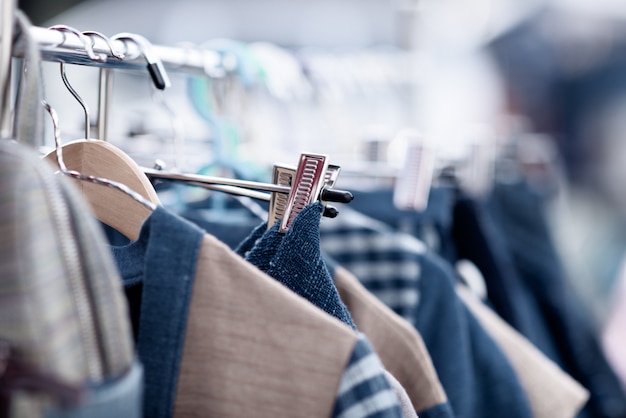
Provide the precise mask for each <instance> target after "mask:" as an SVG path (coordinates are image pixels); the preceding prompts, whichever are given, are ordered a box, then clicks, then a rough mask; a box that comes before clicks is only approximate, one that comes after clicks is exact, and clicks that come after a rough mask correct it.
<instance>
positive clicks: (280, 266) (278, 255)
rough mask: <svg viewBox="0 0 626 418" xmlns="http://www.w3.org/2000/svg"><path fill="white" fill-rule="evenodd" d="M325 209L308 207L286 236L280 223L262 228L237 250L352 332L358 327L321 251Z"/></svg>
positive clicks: (319, 205) (265, 225) (265, 223)
mask: <svg viewBox="0 0 626 418" xmlns="http://www.w3.org/2000/svg"><path fill="white" fill-rule="evenodd" d="M323 210H324V207H323V206H322V204H321V203H319V202H318V203H314V204H312V205H309V206H307V207H305V208H304V209H303V210H302V212H300V214H298V216H297V217H296V220H294V222H293V225H291V226H290V227H289V230H288V231H287V233H286V234H285V235H282V234H280V233H279V232H278V227H279V226H280V225H279V223H278V222H277V223H276V224H275V225H274V226H273V227H272V228H270V229H269V230H267V222H264V223H263V224H261V225H259V227H258V228H256V229H255V230H254V231H253V232H252V234H250V236H249V237H248V238H246V239H245V240H244V241H243V242H242V243H241V244H240V245H239V247H238V248H237V249H236V250H235V251H236V252H237V253H239V254H240V255H241V256H242V257H245V259H246V260H247V261H249V262H250V263H252V264H254V265H255V266H257V267H258V268H259V269H260V270H261V271H263V272H265V273H267V274H268V275H269V276H271V277H273V278H274V279H276V280H278V281H279V282H280V283H282V284H284V285H285V286H287V288H289V289H291V290H292V291H293V292H295V293H296V294H298V295H300V296H302V297H303V298H305V299H306V300H308V301H309V302H311V303H313V304H314V305H315V306H317V307H318V308H320V309H322V310H323V311H325V312H327V313H329V314H330V315H332V316H334V317H336V318H337V319H339V320H340V321H342V322H343V323H345V324H347V325H348V326H350V327H351V328H353V329H356V325H355V324H354V321H353V320H352V317H351V316H350V312H348V309H347V308H346V305H344V303H343V302H342V301H341V298H340V297H339V293H338V292H337V288H336V287H335V285H334V283H333V280H332V278H331V277H330V273H329V271H328V268H327V266H326V264H325V263H324V260H323V259H322V253H321V251H320V238H319V224H320V218H321V216H322V211H323Z"/></svg>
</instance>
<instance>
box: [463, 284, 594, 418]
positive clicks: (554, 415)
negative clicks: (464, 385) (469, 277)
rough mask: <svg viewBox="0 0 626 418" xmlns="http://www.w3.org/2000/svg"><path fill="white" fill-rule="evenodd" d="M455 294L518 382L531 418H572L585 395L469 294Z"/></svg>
mask: <svg viewBox="0 0 626 418" xmlns="http://www.w3.org/2000/svg"><path fill="white" fill-rule="evenodd" d="M456 290H457V294H458V295H459V296H460V297H461V300H463V302H464V303H465V305H466V306H467V307H468V308H469V309H470V311H471V312H472V313H473V314H474V315H475V316H476V318H477V319H478V320H479V321H480V323H481V324H482V325H483V327H484V328H485V330H486V331H487V332H488V333H489V335H491V336H492V337H493V339H494V340H495V341H496V343H497V344H498V346H500V347H501V348H502V350H503V351H504V353H505V354H506V356H507V358H508V359H509V360H510V361H511V364H512V365H513V367H514V368H515V371H516V372H517V375H518V376H519V378H520V381H521V382H522V384H523V386H524V389H525V390H526V393H527V394H528V399H529V401H530V406H531V409H532V411H533V416H534V417H535V418H573V417H575V416H576V415H577V414H578V412H579V411H580V410H581V409H582V408H583V406H584V405H585V403H586V402H587V400H588V399H589V392H588V391H587V390H586V389H585V388H583V387H582V386H581V385H580V383H578V382H576V381H575V380H574V379H572V377H571V376H569V375H568V374H567V373H565V372H563V371H562V370H561V369H560V368H559V366H557V365H556V364H555V363H554V362H552V361H551V360H550V359H548V358H547V357H546V356H545V355H544V354H543V353H542V352H541V351H539V350H538V349H537V348H536V347H535V346H533V345H532V344H531V343H530V342H529V341H528V340H527V339H526V338H524V337H523V336H522V335H521V334H519V333H518V332H517V331H515V330H514V329H513V328H512V327H511V326H510V325H509V324H507V323H506V322H505V321H504V320H503V319H502V318H500V317H499V316H498V315H497V314H496V313H495V312H494V311H492V310H491V309H489V307H487V306H486V305H484V304H483V303H482V302H481V300H480V299H479V298H478V297H476V296H475V295H474V294H473V293H472V292H471V290H469V289H468V288H466V287H465V286H462V285H458V286H457V288H456Z"/></svg>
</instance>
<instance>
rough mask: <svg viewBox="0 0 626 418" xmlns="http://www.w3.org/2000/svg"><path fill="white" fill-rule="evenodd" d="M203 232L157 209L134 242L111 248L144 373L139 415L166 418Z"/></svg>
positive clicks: (183, 338)
mask: <svg viewBox="0 0 626 418" xmlns="http://www.w3.org/2000/svg"><path fill="white" fill-rule="evenodd" d="M202 237H203V232H202V230H200V229H199V228H197V227H196V226H195V225H193V224H191V223H190V222H187V221H185V220H184V219H182V218H180V217H178V216H176V215H174V214H172V213H170V212H168V211H167V210H165V209H163V208H160V207H159V208H157V209H156V210H155V211H154V212H153V213H152V214H151V215H150V217H149V218H148V219H147V220H146V221H145V222H144V224H143V226H142V229H141V233H140V235H139V238H138V239H137V241H135V242H133V243H130V244H128V245H126V246H122V247H112V251H113V255H114V256H115V260H116V262H117V265H118V268H119V270H120V273H121V275H122V278H123V281H124V287H125V291H126V295H127V298H128V301H129V308H130V314H131V318H132V320H133V327H134V330H135V335H136V339H137V352H138V356H139V359H140V360H141V362H142V364H143V366H144V368H145V392H144V416H146V417H170V416H171V415H172V412H173V407H174V399H175V396H176V385H177V381H178V370H179V367H180V361H181V356H182V349H183V345H184V340H185V331H186V328H187V327H186V323H187V314H188V310H189V304H190V298H191V294H192V292H193V283H194V278H195V273H196V264H197V259H198V254H199V250H200V245H201V242H202Z"/></svg>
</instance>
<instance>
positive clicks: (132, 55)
mask: <svg viewBox="0 0 626 418" xmlns="http://www.w3.org/2000/svg"><path fill="white" fill-rule="evenodd" d="M31 33H32V35H33V36H34V37H35V39H36V40H37V42H38V43H39V45H40V46H41V56H42V59H43V60H44V61H52V62H65V63H67V64H76V65H87V66H94V67H102V68H111V69H126V70H141V71H145V69H146V61H145V59H144V58H143V57H142V54H141V51H140V49H139V47H138V46H137V45H136V44H135V43H133V42H128V41H121V40H112V41H111V42H112V45H113V47H114V48H115V50H116V51H118V52H121V53H123V54H124V59H121V60H120V59H119V58H117V57H115V56H114V55H113V53H112V52H111V50H110V49H109V47H108V45H107V44H106V42H105V41H104V40H102V39H99V38H96V37H94V38H92V40H93V41H94V44H93V50H94V52H95V53H97V54H104V55H105V56H106V60H105V61H102V62H98V61H94V60H92V59H90V58H89V57H88V56H87V53H86V52H85V46H84V45H83V44H82V43H81V41H80V39H78V37H77V36H75V35H73V34H71V33H62V32H59V31H55V30H49V29H46V28H41V27H32V28H31ZM152 50H153V52H154V54H155V55H156V56H157V57H158V58H159V59H160V60H161V62H162V63H163V66H164V67H165V69H166V70H167V71H175V72H176V71H180V72H185V73H191V74H194V73H195V74H206V75H209V76H220V75H223V74H224V73H227V72H230V71H234V70H235V69H236V67H237V62H236V59H235V57H234V56H228V55H227V54H219V53H217V52H215V51H211V50H203V49H200V48H198V47H195V46H193V45H189V46H180V47H170V46H160V45H152ZM23 54H24V47H23V45H20V44H18V45H15V47H14V49H13V56H15V57H18V58H19V57H22V56H23Z"/></svg>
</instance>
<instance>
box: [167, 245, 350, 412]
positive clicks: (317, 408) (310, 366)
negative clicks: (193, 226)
mask: <svg viewBox="0 0 626 418" xmlns="http://www.w3.org/2000/svg"><path fill="white" fill-rule="evenodd" d="M356 341H357V334H356V333H355V332H354V331H353V330H351V329H350V328H349V327H347V326H346V325H345V324H343V323H342V322H340V321H339V320H337V319H335V318H334V317H332V316H330V315H328V314H326V313H325V312H323V311H322V310H320V309H318V308H317V307H315V306H314V305H312V304H310V303H309V302H307V301H306V300H304V299H302V298H301V297H299V296H297V295H296V294H294V293H293V292H291V291H290V290H289V289H287V288H286V287H284V286H283V285H281V284H280V283H278V282H277V281H275V280H273V279H272V278H270V277H268V276H267V275H265V274H264V273H262V272H261V271H260V270H258V269H257V268H255V267H254V266H253V265H251V264H249V263H247V262H245V261H244V260H243V259H242V258H241V257H239V256H238V255H237V254H235V253H234V252H233V251H231V250H230V249H229V248H228V247H226V246H225V245H224V244H222V243H221V242H220V241H218V240H217V239H216V238H214V237H213V236H210V235H205V236H204V239H203V242H202V247H201V249H200V256H199V259H198V268H197V271H196V278H195V284H194V288H193V295H192V299H191V306H190V309H189V317H188V321H187V332H186V336H185V346H184V349H183V357H182V364H181V368H180V372H179V380H178V388H177V394H176V402H175V408H174V416H175V417H220V418H228V417H237V418H238V417H290V418H291V417H307V418H309V417H329V416H331V414H332V410H333V407H334V404H335V399H336V397H337V391H338V387H339V382H340V380H341V377H342V375H343V372H344V370H345V368H346V365H347V363H348V360H349V358H350V355H351V354H352V351H353V348H354V345H355V343H356Z"/></svg>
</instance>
